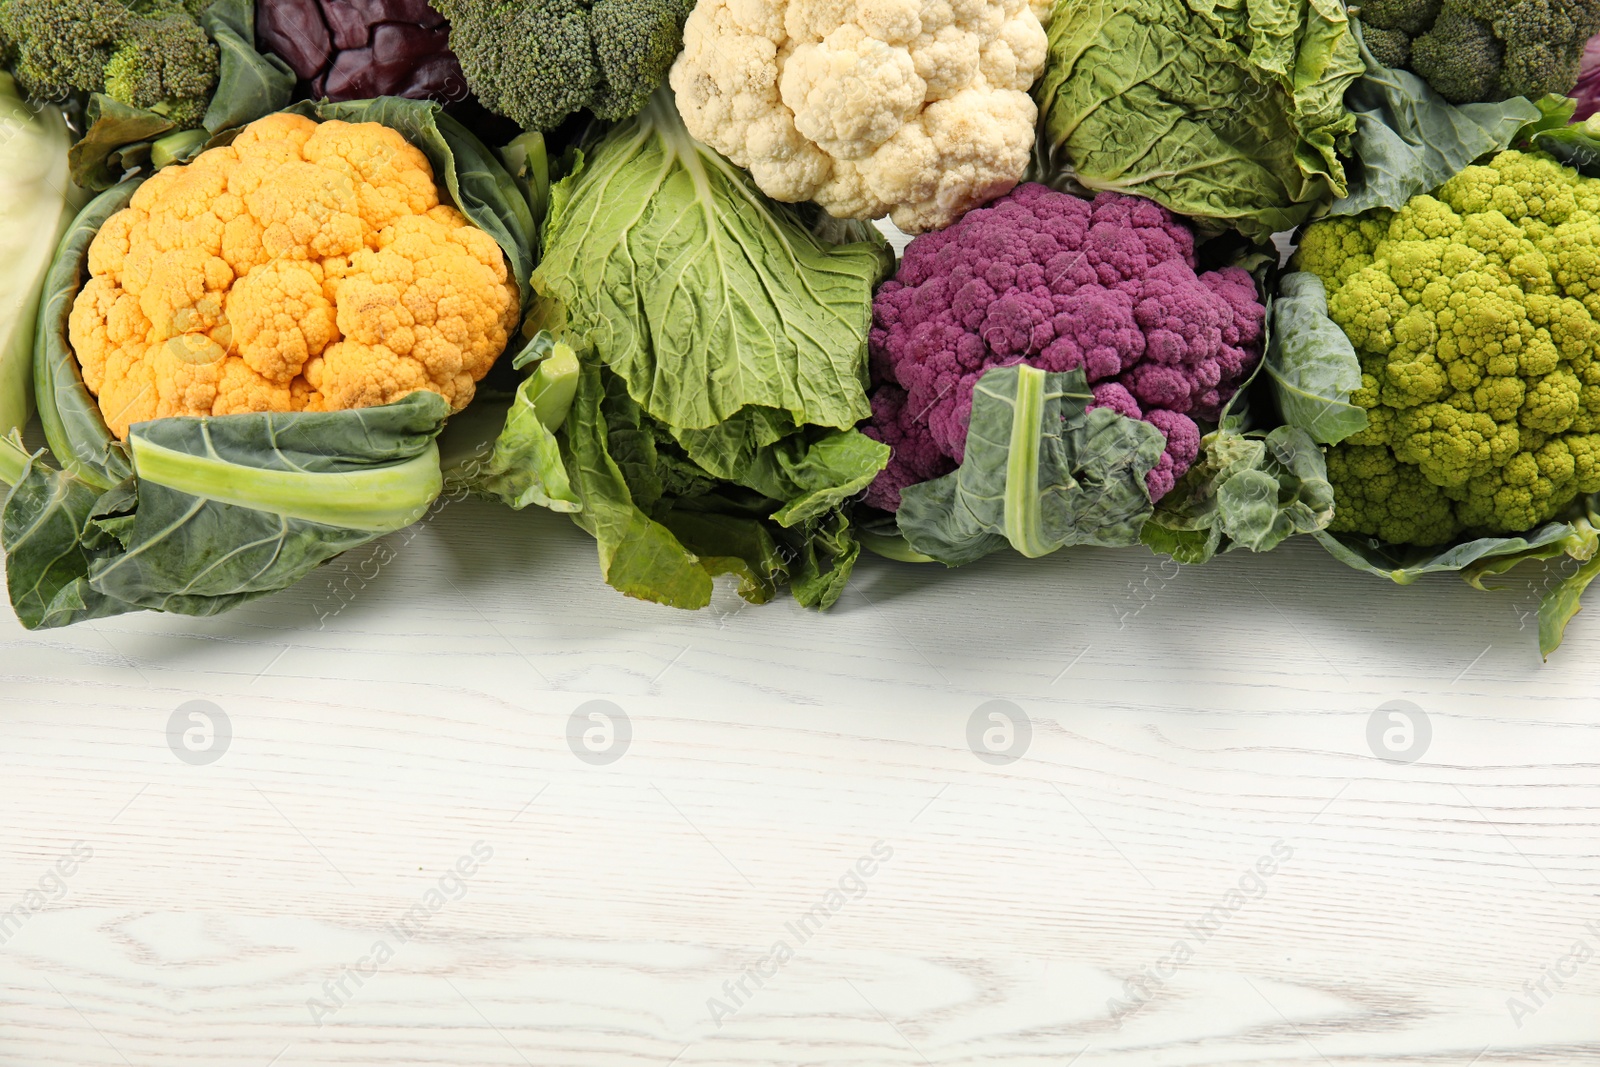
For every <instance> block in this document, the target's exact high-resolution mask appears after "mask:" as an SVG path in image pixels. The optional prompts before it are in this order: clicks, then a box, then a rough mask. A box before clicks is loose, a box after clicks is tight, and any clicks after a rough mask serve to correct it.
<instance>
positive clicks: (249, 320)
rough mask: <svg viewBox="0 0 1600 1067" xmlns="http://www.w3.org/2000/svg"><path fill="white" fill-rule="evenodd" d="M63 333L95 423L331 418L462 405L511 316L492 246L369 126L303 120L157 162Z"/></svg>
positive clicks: (503, 273)
mask: <svg viewBox="0 0 1600 1067" xmlns="http://www.w3.org/2000/svg"><path fill="white" fill-rule="evenodd" d="M89 274H90V278H89V280H88V282H87V284H85V285H84V286H83V288H82V290H80V291H79V293H78V296H77V299H76V300H75V301H74V303H73V306H72V314H71V317H70V320H69V322H68V337H69V339H70V341H71V342H72V348H73V351H74V352H75V353H76V355H77V357H78V362H79V364H80V366H81V367H82V368H83V379H84V382H85V383H86V384H87V385H88V387H89V390H90V391H91V392H92V393H94V394H95V397H96V398H97V400H98V401H99V405H100V412H101V415H102V416H104V418H105V422H106V426H107V427H108V428H109V429H110V430H111V432H112V433H113V434H115V435H116V436H117V437H119V438H121V439H123V440H126V439H127V436H128V428H129V427H130V426H131V425H132V424H134V423H136V422H143V421H145V420H148V419H159V418H167V417H169V416H174V415H230V414H235V413H239V412H251V411H302V410H303V411H338V410H342V409H345V408H357V407H367V406H370V405H375V404H387V403H390V402H391V401H394V400H398V399H399V398H400V397H402V396H405V395H406V394H407V393H411V392H414V391H416V390H419V389H428V390H432V391H433V392H436V393H438V394H440V395H441V396H443V397H444V398H445V399H446V400H448V401H450V403H451V405H452V407H454V408H455V410H457V411H459V410H460V409H462V408H463V407H465V406H466V405H467V404H468V402H470V401H471V400H472V395H473V392H474V389H475V387H476V383H477V382H478V380H479V379H481V378H482V377H483V376H484V375H485V374H486V373H488V370H489V367H490V366H491V365H492V364H493V363H494V361H495V359H496V357H498V356H499V355H500V353H501V351H503V350H504V348H505V346H506V341H507V339H508V338H509V337H510V334H511V331H512V330H514V329H515V328H516V325H517V312H518V304H517V287H516V283H515V282H514V281H513V280H512V279H511V278H510V277H509V274H508V271H507V268H506V262H505V257H504V255H503V253H502V252H501V250H500V246H499V245H497V244H496V243H495V242H494V239H493V238H492V237H490V236H489V235H488V234H486V233H484V232H483V231H482V230H479V229H477V228H476V227H475V226H473V225H472V224H471V223H469V222H468V221H467V220H466V218H465V217H464V216H462V214H461V213H460V212H459V211H457V210H456V209H455V208H453V207H450V206H449V205H447V204H441V203H439V191H438V188H437V187H436V186H435V185H434V181H433V171H432V169H431V168H430V167H429V165H428V160H427V157H425V156H424V155H423V154H422V152H421V151H419V150H418V149H417V148H415V147H413V146H412V145H411V144H409V143H407V141H406V140H405V138H403V137H401V136H400V134H398V133H396V132H395V131H394V130H392V129H389V128H388V127H387V126H383V125H381V124H379V123H375V122H362V123H346V122H324V123H321V124H318V123H317V122H314V121H312V120H311V119H308V118H303V117H301V116H298V115H290V114H279V115H270V116H268V117H267V118H264V119H261V120H260V121H258V122H254V123H251V124H250V125H249V126H247V127H245V129H244V130H243V131H242V132H241V133H240V134H239V136H238V138H237V139H235V140H234V142H233V144H231V145H229V146H227V147H225V148H213V149H211V150H209V151H207V152H203V153H201V154H200V155H199V156H198V157H196V158H195V160H194V161H193V162H191V163H189V164H188V165H186V166H171V167H167V168H165V169H163V170H160V171H157V172H156V173H155V174H154V175H153V176H152V177H151V178H150V179H149V180H148V181H146V182H145V183H144V185H143V186H141V187H140V188H139V190H138V192H136V193H134V195H133V198H132V199H131V200H130V201H129V203H128V206H127V207H126V208H125V209H123V210H122V211H119V212H118V213H117V214H115V215H113V216H111V217H110V218H109V219H107V220H106V223H105V225H104V226H103V227H101V230H100V232H99V234H97V235H96V237H95V239H94V242H93V243H92V244H91V245H90V246H89Z"/></svg>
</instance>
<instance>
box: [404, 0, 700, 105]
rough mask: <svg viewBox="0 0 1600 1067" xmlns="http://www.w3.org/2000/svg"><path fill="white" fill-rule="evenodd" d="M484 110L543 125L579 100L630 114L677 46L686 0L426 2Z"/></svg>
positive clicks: (661, 73)
mask: <svg viewBox="0 0 1600 1067" xmlns="http://www.w3.org/2000/svg"><path fill="white" fill-rule="evenodd" d="M432 3H433V6H434V7H435V8H437V9H438V10H439V12H440V13H441V14H443V15H444V16H445V17H446V18H448V19H449V20H450V48H451V50H452V51H454V52H455V54H456V56H457V58H458V59H460V61H461V69H462V71H463V72H464V73H465V74H466V76H467V84H468V85H469V86H470V87H471V88H472V91H473V92H474V93H475V94H476V95H477V97H478V99H479V100H480V101H482V102H483V104H484V105H485V106H486V107H488V108H490V109H491V110H494V111H498V112H499V113H501V114H502V115H505V116H507V117H508V118H511V119H513V120H515V121H516V122H517V123H518V124H519V125H521V126H523V127H525V128H527V129H532V130H548V129H551V128H552V127H554V126H556V125H558V124H559V123H560V122H561V120H562V119H564V118H566V117H567V116H568V115H571V114H572V113H573V112H575V111H579V110H581V109H583V108H588V109H589V110H590V111H593V112H594V113H595V114H596V115H598V116H599V117H600V118H603V119H608V120H616V119H623V118H627V117H628V116H630V115H633V114H636V113H637V112H638V111H639V110H640V109H641V108H642V107H644V104H645V101H646V100H648V99H649V97H650V94H651V93H652V92H654V91H655V89H656V87H657V86H659V85H660V84H661V82H662V81H663V80H664V79H665V78H666V76H667V70H668V68H669V67H671V66H672V61H673V60H674V59H675V58H677V55H678V52H679V51H680V50H681V49H682V47H683V23H684V20H685V19H687V18H688V17H689V12H690V11H691V10H692V9H693V8H694V3H693V0H432Z"/></svg>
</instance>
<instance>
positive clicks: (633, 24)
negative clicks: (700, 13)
mask: <svg viewBox="0 0 1600 1067" xmlns="http://www.w3.org/2000/svg"><path fill="white" fill-rule="evenodd" d="M693 9H694V4H693V3H685V2H684V0H595V4H594V7H593V8H591V9H590V15H589V33H590V36H591V38H592V39H593V41H594V54H595V59H596V60H597V61H598V62H599V64H600V75H601V85H600V91H599V92H598V93H597V94H596V96H595V99H594V102H593V103H591V104H590V105H589V106H590V109H591V110H593V111H594V113H595V114H596V115H599V116H600V117H601V118H603V119H608V120H616V119H625V118H627V117H628V116H629V115H636V114H638V112H639V109H641V108H642V107H644V105H645V101H646V100H648V99H649V98H650V94H651V93H652V92H654V91H655V88H656V86H658V85H660V84H661V83H662V81H664V80H665V79H666V77H667V70H668V69H669V68H670V67H671V66H672V61H673V60H674V59H676V58H678V53H679V51H681V50H682V48H683V23H684V20H685V19H687V18H688V17H689V12H690V11H691V10H693Z"/></svg>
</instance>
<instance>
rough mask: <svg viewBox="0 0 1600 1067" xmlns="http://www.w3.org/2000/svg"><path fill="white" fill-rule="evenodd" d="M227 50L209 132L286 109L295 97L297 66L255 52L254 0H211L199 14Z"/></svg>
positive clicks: (213, 99) (211, 107)
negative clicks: (293, 69) (290, 66)
mask: <svg viewBox="0 0 1600 1067" xmlns="http://www.w3.org/2000/svg"><path fill="white" fill-rule="evenodd" d="M200 25H202V26H204V27H205V29H206V32H207V33H209V34H210V35H211V39H212V40H213V41H215V42H217V48H218V50H219V51H220V52H221V55H222V69H221V72H220V74H219V75H218V77H217V91H216V92H215V93H214V94H213V95H212V97H211V103H210V105H209V106H208V107H207V108H206V113H205V118H203V119H202V120H201V125H203V126H204V127H205V128H206V130H207V132H209V133H211V134H213V135H215V134H218V133H221V132H222V131H223V130H233V129H238V128H239V127H240V126H244V125H247V124H249V123H251V122H254V121H255V120H256V119H258V118H260V117H261V116H263V115H270V114H272V113H273V112H274V111H278V110H281V109H282V108H283V107H285V106H286V105H287V104H288V103H289V100H290V99H291V98H292V97H293V96H294V81H295V77H294V71H292V70H290V69H289V64H287V63H285V62H284V61H283V60H281V59H279V58H278V57H277V56H275V55H271V54H268V55H262V54H261V53H260V52H257V51H256V5H255V2H254V0H212V2H211V5H210V6H209V7H207V8H206V10H205V12H204V13H203V14H202V15H201V16H200Z"/></svg>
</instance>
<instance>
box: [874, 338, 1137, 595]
mask: <svg viewBox="0 0 1600 1067" xmlns="http://www.w3.org/2000/svg"><path fill="white" fill-rule="evenodd" d="M1092 399H1093V395H1092V394H1091V393H1090V392H1089V387H1088V385H1087V384H1086V383H1085V381H1084V376H1083V371H1082V370H1074V371H1069V372H1067V373H1065V374H1052V373H1048V372H1046V371H1042V370H1039V369H1037V368H1034V367H1029V366H1027V365H1026V364H1015V365H1012V366H1007V367H993V368H990V369H989V370H987V371H985V372H984V374H983V376H982V377H981V378H979V379H978V384H977V387H976V388H975V389H974V390H973V398H972V419H971V423H970V426H969V428H968V431H967V444H966V452H965V455H964V456H963V458H962V462H961V466H960V467H958V468H957V469H956V470H955V471H953V472H952V473H950V474H947V475H945V476H944V477H942V478H935V479H933V480H932V481H927V482H922V483H920V484H918V485H913V486H910V487H908V488H906V489H905V490H903V491H902V492H901V495H900V499H901V504H900V511H899V513H898V522H899V528H900V532H901V533H902V534H904V535H905V538H906V541H907V542H908V543H909V544H910V545H911V547H912V548H913V549H915V550H916V551H918V552H920V553H923V554H924V555H928V556H932V557H933V558H934V559H937V560H939V561H940V562H941V563H945V564H947V565H949V566H952V567H954V566H959V565H961V564H963V563H970V562H972V561H973V560H975V559H979V558H981V557H983V556H986V555H988V554H989V553H991V552H995V551H998V550H999V549H1001V548H1004V547H1005V546H1006V545H1008V544H1009V545H1010V546H1011V547H1013V548H1015V549H1016V550H1017V551H1018V552H1020V553H1022V554H1023V555H1025V556H1042V555H1045V554H1047V553H1050V552H1054V551H1055V550H1056V549H1058V548H1061V547H1062V546H1064V545H1080V544H1083V545H1131V544H1137V543H1138V541H1139V529H1140V527H1141V526H1143V525H1144V521H1145V520H1146V519H1147V518H1149V516H1150V512H1151V503H1150V494H1149V491H1148V489H1146V487H1145V475H1146V474H1147V473H1149V471H1150V470H1151V468H1153V467H1154V466H1155V465H1156V462H1157V461H1158V460H1159V459H1160V458H1161V452H1162V449H1163V448H1164V447H1165V444H1166V441H1165V438H1164V437H1163V436H1162V434H1161V431H1160V430H1158V429H1156V428H1155V427H1154V426H1152V425H1150V424H1149V423H1147V422H1141V421H1138V420H1135V419H1129V418H1127V417H1125V416H1122V415H1118V414H1117V413H1116V412H1114V411H1110V410H1108V409H1106V408H1097V409H1095V410H1093V411H1087V410H1086V408H1087V406H1088V404H1089V402H1090V401H1091V400H1092Z"/></svg>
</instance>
